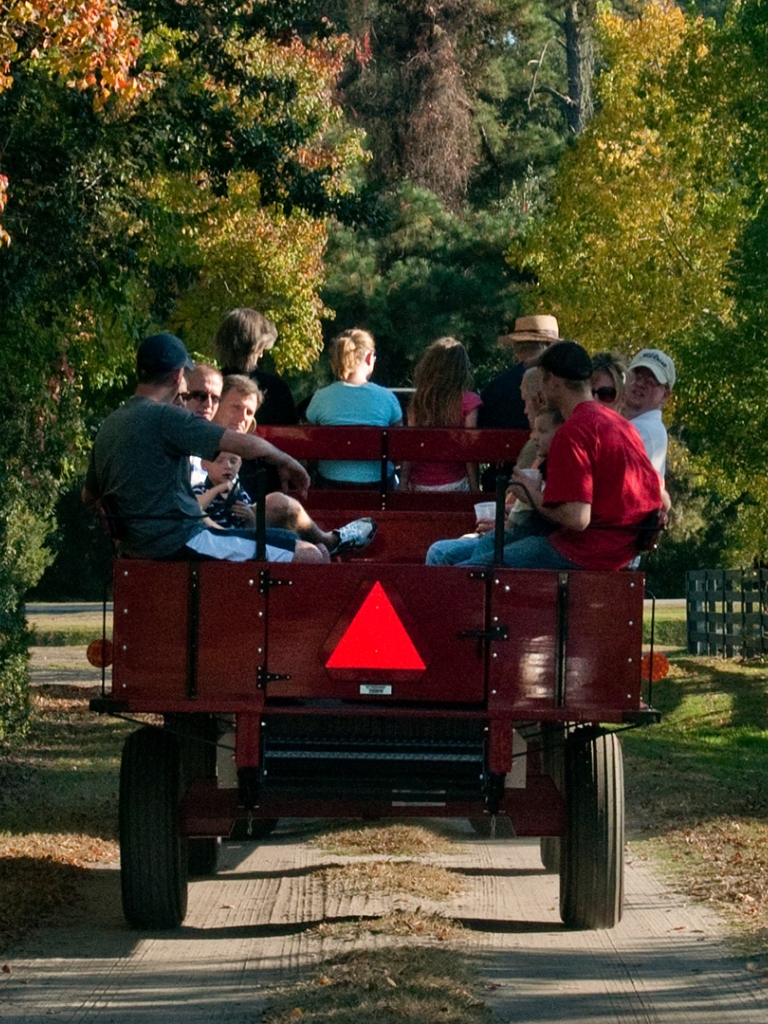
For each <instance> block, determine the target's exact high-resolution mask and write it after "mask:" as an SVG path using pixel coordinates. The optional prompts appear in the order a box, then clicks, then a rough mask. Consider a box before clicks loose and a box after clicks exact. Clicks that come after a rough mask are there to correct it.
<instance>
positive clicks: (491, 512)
mask: <svg viewBox="0 0 768 1024" xmlns="http://www.w3.org/2000/svg"><path fill="white" fill-rule="evenodd" d="M475 518H476V519H477V521H478V523H492V522H494V520H495V519H496V502H495V501H478V503H477V504H476V505H475Z"/></svg>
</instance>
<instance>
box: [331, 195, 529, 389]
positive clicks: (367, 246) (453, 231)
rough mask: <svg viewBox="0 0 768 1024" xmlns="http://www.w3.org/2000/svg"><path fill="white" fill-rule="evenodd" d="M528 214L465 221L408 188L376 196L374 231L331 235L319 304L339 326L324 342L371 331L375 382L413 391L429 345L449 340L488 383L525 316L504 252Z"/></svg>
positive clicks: (517, 206)
mask: <svg viewBox="0 0 768 1024" xmlns="http://www.w3.org/2000/svg"><path fill="white" fill-rule="evenodd" d="M516 198H517V197H516ZM523 206H525V201H524V200H523V201H518V202H515V201H510V204H509V206H507V207H502V208H496V209H494V210H492V211H487V212H486V211H478V212H465V213H464V214H463V215H462V216H459V215H457V214H455V213H452V212H451V211H450V210H447V209H446V208H445V207H444V206H443V204H442V203H441V202H440V200H439V199H438V197H437V196H435V195H434V194H433V193H431V192H428V191H426V190H425V189H419V188H416V187H415V186H414V185H412V184H411V183H409V182H404V183H403V184H402V185H400V186H399V187H398V188H393V189H392V190H390V191H389V192H387V193H384V194H382V195H380V196H379V201H378V204H377V207H376V214H377V216H376V217H375V218H372V223H371V224H370V225H369V226H358V227H357V228H356V229H355V228H352V227H349V226H344V225H340V224H337V225H336V226H335V227H334V228H333V229H332V231H331V236H330V244H329V251H328V256H327V265H328V280H327V284H326V286H325V289H324V290H323V299H324V301H325V302H326V304H327V305H328V306H329V307H330V308H331V309H332V310H334V311H335V319H334V320H333V321H332V323H330V324H329V326H328V330H327V333H337V332H338V331H341V330H344V329H347V328H349V327H354V326H357V327H365V328H367V329H369V330H370V331H371V332H372V333H373V334H374V336H375V338H376V342H377V354H378V360H377V369H376V379H377V380H378V381H379V382H380V383H382V384H386V385H390V386H402V385H405V384H408V383H409V381H410V378H411V373H412V370H413V367H414V366H415V364H416V362H417V361H418V360H419V358H420V357H421V355H422V353H423V350H424V349H425V348H426V346H427V345H429V344H430V343H431V342H433V341H434V340H435V339H436V338H438V337H440V336H441V335H453V336H455V337H457V338H458V339H459V340H460V341H462V342H463V343H464V344H465V345H466V346H467V348H468V349H469V352H470V357H471V359H472V362H473V364H474V365H475V367H476V368H479V383H484V380H483V378H484V377H485V376H487V374H488V372H490V370H491V368H492V367H494V366H495V367H496V368H498V365H499V362H498V356H499V355H500V353H498V349H497V347H496V342H497V337H498V335H499V334H501V333H504V331H505V330H506V329H507V328H509V327H511V326H512V324H513V323H514V319H515V317H516V316H517V314H518V312H519V293H520V286H521V281H520V278H519V276H518V275H516V274H514V273H511V272H510V270H509V268H508V267H507V266H506V264H505V261H504V250H505V249H506V247H507V245H508V243H509V238H510V235H511V234H513V233H514V232H515V231H516V230H519V227H520V224H521V223H523V222H524V221H525V218H526V216H528V214H526V213H525V212H523V210H522V207H523Z"/></svg>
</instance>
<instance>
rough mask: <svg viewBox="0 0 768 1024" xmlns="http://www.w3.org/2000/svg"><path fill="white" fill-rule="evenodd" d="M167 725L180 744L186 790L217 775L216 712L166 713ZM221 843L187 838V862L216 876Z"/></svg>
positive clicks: (196, 870) (192, 869)
mask: <svg viewBox="0 0 768 1024" xmlns="http://www.w3.org/2000/svg"><path fill="white" fill-rule="evenodd" d="M165 724H166V728H167V729H168V730H169V731H170V732H172V733H173V734H174V735H175V736H176V739H177V740H178V743H179V756H180V757H181V778H182V786H183V791H184V792H185V793H186V791H187V789H188V788H189V787H190V786H191V784H192V783H193V782H194V781H195V780H196V779H213V778H215V777H216V741H217V739H218V735H219V732H218V726H217V724H216V719H215V718H214V716H213V715H207V714H183V715H166V716H165ZM220 848H221V844H220V842H219V839H218V838H217V837H216V836H204V837H196V838H193V839H188V840H187V864H188V865H189V874H190V875H192V876H193V877H194V876H200V875H215V874H216V869H217V867H218V864H219V850H220Z"/></svg>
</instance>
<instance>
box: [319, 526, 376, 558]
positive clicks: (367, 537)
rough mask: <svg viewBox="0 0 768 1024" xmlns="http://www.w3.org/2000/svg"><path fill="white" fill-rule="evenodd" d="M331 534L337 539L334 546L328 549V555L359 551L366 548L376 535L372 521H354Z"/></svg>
mask: <svg viewBox="0 0 768 1024" xmlns="http://www.w3.org/2000/svg"><path fill="white" fill-rule="evenodd" d="M333 532H334V533H335V534H336V536H337V537H338V538H339V539H338V542H337V543H336V546H335V547H333V548H331V549H330V553H331V554H332V555H343V554H344V552H345V551H359V550H360V549H361V548H365V547H368V545H369V544H370V543H371V541H372V540H373V538H374V536H375V534H376V523H375V522H374V521H373V519H367V518H366V519H355V520H353V521H352V522H351V523H347V525H346V526H340V527H339V528H338V530H334V531H333Z"/></svg>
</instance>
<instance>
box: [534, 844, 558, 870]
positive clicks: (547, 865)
mask: <svg viewBox="0 0 768 1024" xmlns="http://www.w3.org/2000/svg"><path fill="white" fill-rule="evenodd" d="M539 855H540V857H541V863H542V864H543V865H544V870H545V871H546V872H547V873H548V874H550V875H557V874H559V873H560V861H561V858H560V836H542V837H541V839H540V840H539Z"/></svg>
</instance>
